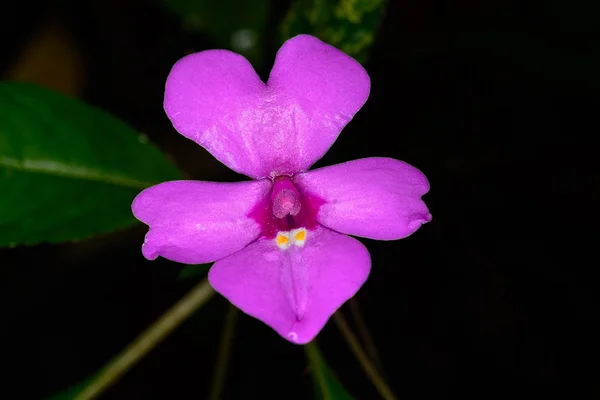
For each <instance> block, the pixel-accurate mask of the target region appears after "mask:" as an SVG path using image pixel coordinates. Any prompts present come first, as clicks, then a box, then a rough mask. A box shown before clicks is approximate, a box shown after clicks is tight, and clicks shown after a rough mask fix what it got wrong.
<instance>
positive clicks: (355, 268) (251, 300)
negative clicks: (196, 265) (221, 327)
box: [208, 227, 371, 344]
mask: <svg viewBox="0 0 600 400" xmlns="http://www.w3.org/2000/svg"><path fill="white" fill-rule="evenodd" d="M370 268H371V259H370V257H369V253H368V251H367V249H366V248H365V247H364V246H363V245H362V244H361V243H360V242H359V241H358V240H356V239H354V238H351V237H349V236H345V235H341V234H339V233H336V232H333V231H331V230H329V229H326V228H323V227H319V228H317V229H316V230H313V231H307V232H306V236H305V237H304V244H303V246H302V247H300V246H297V245H291V246H289V247H288V248H287V249H286V250H281V249H280V248H279V247H278V246H277V244H276V242H275V240H267V239H261V240H258V241H256V242H254V243H252V244H250V245H249V246H248V247H246V248H245V249H243V250H241V251H239V252H237V253H235V254H232V255H230V256H229V257H226V258H223V259H221V260H219V261H217V262H216V263H215V264H214V265H213V267H212V268H211V269H210V272H209V274H208V279H209V281H210V283H211V285H212V286H213V287H214V288H215V290H217V291H218V292H219V293H221V294H222V295H223V296H225V297H226V298H227V299H228V300H229V301H231V302H232V303H233V304H234V305H235V306H237V307H238V308H240V309H241V310H242V311H244V312H245V313H247V314H249V315H251V316H253V317H255V318H258V319H259V320H261V321H263V322H264V323H266V324H267V325H269V326H270V327H271V328H273V329H274V330H275V331H277V333H279V334H280V335H281V336H283V337H284V338H286V339H288V340H290V341H292V342H294V343H299V344H304V343H307V342H310V341H311V340H312V339H313V338H314V337H315V336H316V335H317V333H319V331H320V330H321V329H322V328H323V326H324V325H325V323H326V322H327V320H328V319H329V317H330V316H331V315H332V314H333V313H334V312H335V311H336V310H337V309H338V308H339V307H340V306H341V305H342V304H343V303H344V302H345V301H346V300H348V299H349V298H350V297H352V296H353V295H354V294H355V293H356V292H357V291H358V289H359V288H360V287H361V286H362V284H363V283H364V282H365V281H366V279H367V277H368V275H369V271H370Z"/></svg>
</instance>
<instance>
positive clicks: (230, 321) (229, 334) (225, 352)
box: [210, 304, 238, 400]
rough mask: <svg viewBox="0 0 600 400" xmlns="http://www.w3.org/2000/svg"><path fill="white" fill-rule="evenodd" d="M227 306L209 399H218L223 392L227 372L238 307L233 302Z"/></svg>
mask: <svg viewBox="0 0 600 400" xmlns="http://www.w3.org/2000/svg"><path fill="white" fill-rule="evenodd" d="M228 307H229V308H228V309H227V314H225V322H224V323H223V331H222V334H221V343H219V353H218V355H217V364H216V366H215V375H214V377H213V386H212V389H211V391H210V398H211V400H219V398H220V397H221V392H223V386H224V384H225V376H226V373H227V364H228V362H229V354H230V353H231V347H232V342H233V333H234V332H235V322H236V320H237V315H238V309H237V308H236V307H235V306H234V305H233V304H229V306H228Z"/></svg>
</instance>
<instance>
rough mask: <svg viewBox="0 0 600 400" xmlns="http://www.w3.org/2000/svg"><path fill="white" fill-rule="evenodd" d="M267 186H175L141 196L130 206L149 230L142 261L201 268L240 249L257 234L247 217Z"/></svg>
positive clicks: (265, 193)
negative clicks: (165, 260)
mask: <svg viewBox="0 0 600 400" xmlns="http://www.w3.org/2000/svg"><path fill="white" fill-rule="evenodd" d="M271 186H272V184H271V182H270V181H266V180H263V181H253V182H239V183H213V182H199V181H173V182H165V183H161V184H159V185H156V186H152V187H150V188H148V189H146V190H144V191H143V192H142V193H140V194H139V195H138V196H137V197H136V198H135V200H134V202H133V205H132V210H133V214H134V215H135V217H136V218H137V219H139V220H140V221H142V222H144V223H145V224H147V225H149V226H150V231H149V232H148V234H147V235H146V240H145V241H144V245H143V246H142V252H143V254H144V256H145V257H146V258H148V259H149V260H153V259H155V258H156V257H158V256H162V257H164V258H167V259H169V260H173V261H177V262H180V263H185V264H202V263H207V262H211V261H215V260H217V259H219V258H222V257H225V256H228V255H230V254H232V253H234V252H236V251H238V250H240V249H242V248H244V246H246V245H247V244H248V243H250V242H251V241H253V240H255V239H256V238H257V237H258V235H259V234H260V226H259V225H258V223H256V222H255V221H254V219H252V218H250V217H248V216H247V215H248V213H249V212H250V210H251V209H252V208H253V207H254V206H255V205H256V204H257V203H258V202H259V201H263V200H264V199H265V197H266V196H268V194H269V190H270V188H271Z"/></svg>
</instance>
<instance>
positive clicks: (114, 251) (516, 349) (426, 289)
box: [0, 0, 600, 399]
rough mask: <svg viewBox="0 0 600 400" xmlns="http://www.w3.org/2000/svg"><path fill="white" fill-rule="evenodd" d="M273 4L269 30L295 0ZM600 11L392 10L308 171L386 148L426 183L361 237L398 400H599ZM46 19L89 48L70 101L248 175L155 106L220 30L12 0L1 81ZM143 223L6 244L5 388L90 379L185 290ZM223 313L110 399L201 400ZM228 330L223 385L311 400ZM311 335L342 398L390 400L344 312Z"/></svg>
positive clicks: (276, 348) (367, 306)
mask: <svg viewBox="0 0 600 400" xmlns="http://www.w3.org/2000/svg"><path fill="white" fill-rule="evenodd" d="M275 3H276V4H275V6H274V7H273V8H272V10H271V11H272V15H271V16H270V20H272V22H271V24H272V28H273V29H275V27H276V24H277V23H278V20H279V18H281V16H282V15H283V14H284V13H285V11H286V10H287V7H288V5H289V2H279V1H277V2H275ZM597 4H598V3H593V2H588V3H586V2H567V1H562V2H559V1H556V0H550V1H546V2H544V3H531V2H525V1H516V0H513V1H510V0H490V1H487V2H476V1H474V0H457V1H454V2H441V1H433V0H403V1H396V0H394V1H392V2H391V4H390V5H389V7H388V8H387V12H386V16H385V18H384V20H383V23H382V27H381V29H380V32H379V34H378V36H377V40H376V42H375V44H374V46H373V48H372V51H371V55H370V59H369V61H368V62H367V63H366V64H365V68H366V69H367V71H368V72H369V74H370V75H371V80H372V92H371V96H370V99H369V101H368V102H367V104H366V105H365V106H364V108H363V109H362V111H360V112H359V113H358V114H357V115H356V117H355V118H354V120H353V121H352V123H350V124H349V125H348V127H347V128H346V129H345V130H344V132H343V134H342V135H341V136H340V138H339V140H338V142H337V143H336V144H335V145H334V146H333V148H332V149H331V151H330V152H329V153H328V154H327V155H326V156H325V157H324V158H323V159H322V160H321V161H320V162H319V163H318V166H322V165H329V164H334V163H339V162H343V161H347V160H351V159H355V158H361V157H368V156H387V157H394V158H398V159H401V160H404V161H407V162H409V163H411V164H413V165H415V166H417V167H418V168H419V169H421V170H422V171H423V172H424V173H425V174H426V175H427V176H428V178H429V179H430V183H431V192H430V193H429V194H427V195H426V196H425V200H426V202H427V204H428V205H429V207H430V210H431V212H432V214H433V221H432V222H431V223H429V224H427V225H425V226H423V227H422V228H421V229H420V230H419V231H417V233H415V234H414V235H413V236H411V237H409V238H407V239H404V240H401V241H397V242H376V241H369V240H364V241H363V242H364V243H366V246H367V247H368V249H369V250H370V252H371V255H372V259H373V269H372V274H371V277H370V278H369V280H368V281H367V283H366V284H365V286H364V287H363V288H362V289H361V291H360V292H359V294H358V296H357V297H356V298H357V300H358V302H359V304H360V307H361V310H362V314H363V316H364V319H365V320H366V321H367V324H368V326H369V328H370V330H371V333H372V335H373V337H374V341H375V343H376V345H377V347H378V350H379V353H380V354H381V358H382V359H383V363H384V365H385V376H386V378H387V380H388V382H389V383H390V385H391V386H392V388H393V390H394V391H395V392H396V393H397V395H398V397H399V398H400V399H429V398H437V399H446V398H448V399H449V398H477V399H480V398H486V399H496V398H498V399H500V398H506V397H525V396H529V397H533V398H546V397H549V396H556V395H557V394H560V395H565V396H567V397H568V398H574V399H582V398H593V397H597V396H600V385H599V384H598V377H599V371H598V360H599V355H600V354H599V352H598V350H599V345H598V334H599V333H600V330H599V329H598V327H597V323H598V305H599V298H598V294H597V287H598V281H597V278H598V276H599V274H598V272H597V268H598V266H599V264H600V263H598V260H597V257H596V254H595V253H596V248H597V246H598V243H597V241H596V240H595V239H597V238H598V233H597V229H596V228H597V222H596V221H597V218H596V217H597V205H598V198H599V190H600V189H599V183H600V182H599V175H598V168H597V167H596V163H597V159H598V147H597V146H596V141H597V138H596V136H597V134H598V132H599V130H598V122H597V121H598V106H599V103H600V102H599V101H598V90H599V86H600V57H599V56H600V53H599V47H598V34H597V33H598V32H597V27H596V25H597V20H598V15H599V11H600V10H599V7H598V5H597ZM232 12H235V10H232ZM48 21H51V22H52V23H53V24H54V23H56V24H58V25H59V26H61V29H63V30H64V32H66V35H67V37H69V38H70V40H72V41H73V43H74V46H75V47H76V48H77V49H78V51H79V55H80V61H81V69H82V71H85V73H84V76H83V78H82V82H83V83H82V85H81V90H80V93H78V95H79V97H81V98H82V99H84V100H85V101H87V102H89V103H91V104H94V105H97V106H99V107H102V108H104V109H106V110H108V111H109V112H111V113H112V114H113V115H115V116H117V117H120V118H122V119H124V120H125V121H127V122H129V123H130V124H131V125H133V126H134V127H136V128H137V129H139V130H141V131H142V132H144V133H146V134H147V135H148V136H149V137H150V139H151V140H152V141H154V142H155V143H157V144H158V145H159V146H160V147H161V148H162V149H164V150H165V151H166V152H167V153H169V154H170V155H171V156H172V157H173V158H174V160H175V161H176V163H177V164H178V165H179V166H180V167H181V168H182V169H184V170H185V171H186V172H187V173H188V174H190V175H191V176H193V177H194V178H197V179H202V180H237V179H241V177H239V176H236V175H235V174H234V173H232V172H230V171H228V170H227V168H226V167H224V166H223V165H221V164H220V163H218V162H217V161H216V160H214V159H212V157H211V156H210V155H209V154H208V153H207V152H205V151H204V150H203V149H201V148H200V147H199V146H197V145H195V144H194V143H193V142H191V141H188V140H187V139H185V138H183V137H181V136H179V135H178V134H177V133H176V132H175V131H174V130H173V128H172V127H171V125H170V122H169V120H168V119H167V117H166V115H165V114H164V112H163V110H162V95H163V88H164V81H165V79H166V76H167V74H168V72H169V70H170V68H171V66H172V64H173V63H174V62H175V61H176V60H177V59H179V58H180V57H182V56H183V55H184V54H185V53H186V52H190V51H199V50H203V49H208V48H212V47H214V45H213V44H212V43H211V40H210V38H208V37H206V36H203V35H202V34H189V33H186V32H185V31H184V30H183V29H182V28H181V24H180V23H179V21H178V20H177V19H176V18H175V17H173V16H171V15H169V14H168V13H165V12H164V11H163V10H162V9H160V8H159V7H157V6H156V5H155V4H154V3H151V2H145V1H141V0H138V1H127V2H119V1H117V0H107V1H96V2H78V3H69V2H64V3H57V4H56V5H50V4H45V3H40V4H36V5H32V4H30V3H26V2H16V3H14V4H12V8H11V9H10V10H9V9H4V10H3V11H2V12H1V13H0V43H1V45H2V47H1V49H2V56H1V57H0V73H2V74H6V73H7V71H9V70H10V68H11V65H13V64H14V62H15V60H16V59H17V58H18V57H19V54H20V53H21V51H22V49H23V48H24V46H25V45H26V44H27V43H28V42H29V40H30V39H31V38H32V36H34V35H35V33H36V32H37V30H38V28H39V27H40V26H44V24H47V23H48ZM269 40H270V41H272V42H273V43H270V44H269V46H270V47H269V51H268V52H267V57H266V58H267V59H266V61H265V63H264V64H265V66H267V68H266V69H265V70H261V71H259V72H260V74H261V76H263V77H266V76H267V75H268V66H270V65H271V64H272V61H273V58H274V55H275V52H276V50H277V47H276V46H275V44H274V43H275V39H271V38H269ZM2 190H5V189H4V188H0V192H1V191H2ZM144 233H145V228H144V227H143V226H138V227H136V228H135V229H131V230H128V231H124V232H118V233H116V234H113V235H108V236H105V237H102V238H97V239H93V240H88V241H85V242H82V243H78V244H65V245H57V246H51V245H41V246H36V247H34V248H16V249H11V250H2V251H0V264H2V268H0V304H1V307H2V309H1V310H2V313H1V314H0V315H1V317H0V363H2V370H3V371H4V372H3V373H2V375H1V378H0V382H2V385H1V386H0V390H1V391H2V392H4V394H2V393H0V398H6V399H13V398H14V399H21V398H23V399H37V398H41V397H43V396H44V395H49V394H51V393H54V392H57V391H59V390H61V389H64V388H65V387H67V386H68V385H70V384H73V383H76V382H78V381H80V380H82V379H84V378H85V377H86V376H87V375H89V374H92V373H93V372H94V371H96V370H97V369H98V368H100V367H101V366H102V365H103V364H104V363H105V362H106V361H108V360H109V359H110V358H111V357H112V356H114V355H115V354H116V353H118V351H120V350H121V349H122V348H123V347H124V346H125V345H126V344H127V343H128V342H130V341H131V340H132V339H133V338H134V337H135V336H137V334H139V333H140V332H142V331H143V330H144V329H145V328H146V327H147V325H148V324H150V323H151V322H153V321H154V320H155V319H156V318H157V317H158V316H159V315H160V314H161V313H162V312H164V311H165V310H166V308H167V307H169V306H170V305H172V304H173V303H174V302H175V301H177V299H179V298H180V297H181V296H182V295H183V294H184V293H185V292H186V291H187V290H188V289H189V288H190V287H192V286H193V285H194V283H195V282H196V281H197V279H191V280H189V281H184V282H182V281H180V280H177V279H176V277H177V274H178V272H179V270H180V269H181V266H180V265H178V264H175V263H171V262H168V261H166V260H163V259H161V260H157V261H154V262H149V261H147V260H145V259H144V258H143V257H142V254H141V251H140V246H141V243H142V241H143V235H144ZM198 279H199V278H198ZM225 310H226V301H225V300H223V299H222V298H221V297H219V296H216V297H215V298H214V299H213V300H211V301H210V303H209V304H208V305H207V306H205V308H203V309H202V310H200V311H199V312H198V313H197V314H196V315H195V316H194V317H192V318H191V319H190V320H188V321H187V322H186V323H184V325H183V326H182V327H181V328H180V329H178V330H177V331H176V332H175V333H174V334H172V335H171V336H170V337H169V338H168V339H167V340H166V341H165V342H164V343H163V344H161V345H160V346H159V347H158V348H157V349H155V350H154V351H153V352H151V353H150V354H149V355H148V356H147V357H146V358H145V359H144V360H143V361H142V362H141V363H140V364H139V365H137V366H136V367H135V368H134V369H133V370H132V371H131V372H130V373H128V374H127V375H126V376H125V378H124V379H123V380H122V381H120V382H119V383H118V384H117V386H115V387H114V388H112V389H110V390H109V391H108V392H106V394H105V395H104V397H103V398H107V399H134V398H136V399H137V398H140V399H187V398H206V397H207V396H208V393H209V390H210V384H211V380H212V373H213V368H214V364H215V360H216V357H217V350H216V349H217V347H218V346H217V344H218V340H219V336H220V329H221V324H222V321H223V315H224V311H225ZM344 310H345V309H344ZM346 311H347V310H346ZM238 322H239V324H238V328H237V331H236V334H235V342H234V345H233V346H234V347H233V353H232V360H231V364H230V369H229V373H228V374H229V375H228V383H227V385H226V389H225V395H226V398H231V399H239V398H244V399H271V398H272V399H307V398H312V397H313V395H312V386H311V382H310V375H309V372H308V371H307V369H306V361H305V358H304V353H303V351H302V349H301V348H300V347H298V346H295V345H292V344H290V343H288V342H287V341H285V340H282V339H280V338H279V337H278V336H277V335H276V334H275V333H274V332H273V331H272V330H271V329H269V328H268V327H265V326H264V325H263V324H262V323H260V322H258V321H256V320H253V319H251V318H249V317H247V316H245V315H240V318H239V320H238ZM318 341H319V344H320V346H321V348H322V349H323V352H324V354H325V357H326V358H327V360H328V362H329V364H330V365H331V366H332V368H333V369H334V370H335V372H336V374H337V375H338V376H339V378H340V380H341V382H343V384H344V385H345V386H346V388H347V389H348V390H349V391H350V392H351V393H352V394H354V395H355V396H356V397H357V398H359V399H377V398H378V397H377V394H376V392H375V391H374V389H373V387H372V386H371V384H370V382H369V381H368V380H367V379H366V378H365V377H364V375H363V373H362V371H361V369H360V367H359V365H358V364H357V362H356V361H355V360H354V358H353V357H352V355H351V353H350V352H349V350H348V347H347V345H346V343H345V342H344V341H343V339H342V337H341V336H340V334H339V332H338V331H337V329H336V327H335V325H334V324H333V323H330V324H328V325H327V326H326V327H325V329H324V330H323V331H322V333H321V334H320V335H319V340H318Z"/></svg>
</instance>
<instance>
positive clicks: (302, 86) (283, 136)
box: [164, 35, 370, 178]
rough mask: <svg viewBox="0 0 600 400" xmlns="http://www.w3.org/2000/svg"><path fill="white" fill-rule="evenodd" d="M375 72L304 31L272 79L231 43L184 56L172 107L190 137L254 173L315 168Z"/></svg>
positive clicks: (173, 77) (168, 98) (174, 78)
mask: <svg viewBox="0 0 600 400" xmlns="http://www.w3.org/2000/svg"><path fill="white" fill-rule="evenodd" d="M369 90H370V81H369V76H368V75H367V73H366V71H365V70H364V69H363V68H362V67H361V65H360V64H359V63H358V62H356V61H355V60H354V59H352V58H351V57H349V56H347V55H346V54H344V53H343V52H341V51H339V50H337V49H336V48H334V47H332V46H329V45H327V44H325V43H323V42H321V41H320V40H318V39H316V38H314V37H312V36H308V35H300V36H296V37H295V38H292V39H290V40H288V41H287V42H286V43H285V44H284V45H283V46H282V47H281V49H280V50H279V52H278V53H277V57H276V60H275V65H274V66H273V70H272V71H271V75H270V78H269V82H268V83H267V84H266V85H265V84H264V83H263V82H262V81H261V80H260V78H259V77H258V76H257V75H256V73H255V71H254V69H253V68H252V66H251V65H250V63H249V62H248V61H247V60H246V59H245V58H244V57H242V56H240V55H237V54H235V53H232V52H229V51H226V50H209V51H203V52H200V53H195V54H191V55H189V56H186V57H184V58H182V59H181V60H179V61H178V62H177V63H176V64H175V66H173V69H172V70H171V73H170V74H169V77H168V79H167V83H166V90H165V102H164V106H165V111H166V112H167V115H168V116H169V118H170V119H171V122H172V123H173V126H174V127H175V128H176V129H177V130H178V131H179V132H180V133H181V134H182V135H184V136H186V137H188V138H190V139H192V140H194V141H195V142H196V143H198V144H200V145H201V146H203V147H204V148H206V149H207V150H208V151H209V152H211V154H212V155H213V156H215V157H216V158H217V159H218V160H219V161H221V162H222V163H224V164H225V165H227V166H228V167H229V168H231V169H233V170H234V171H236V172H240V173H243V174H246V175H248V176H251V177H253V178H260V177H266V176H275V175H282V174H290V173H295V172H298V171H304V170H307V169H308V168H309V167H310V166H311V165H312V164H313V163H314V162H315V161H317V160H318V159H319V158H321V157H322V156H323V154H325V153H326V152H327V150H328V149H329V147H331V145H332V144H333V143H334V142H335V140H336V138H337V136H338V135H339V133H340V131H341V130H342V128H343V127H344V126H345V125H346V124H347V123H348V122H349V121H350V120H351V119H352V117H353V116H354V114H355V113H356V112H357V111H358V110H359V109H360V107H362V105H363V104H364V102H365V101H366V100H367V97H368V95H369Z"/></svg>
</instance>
